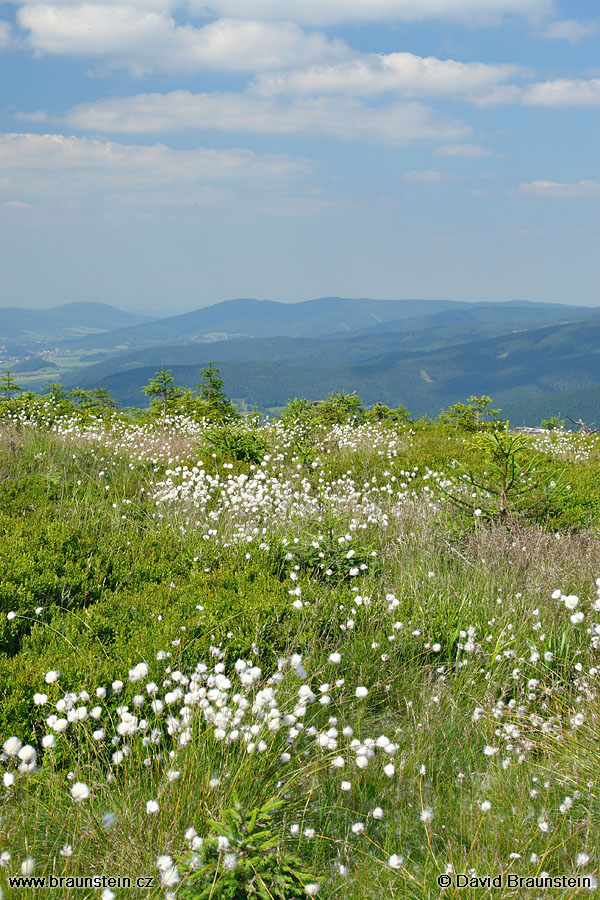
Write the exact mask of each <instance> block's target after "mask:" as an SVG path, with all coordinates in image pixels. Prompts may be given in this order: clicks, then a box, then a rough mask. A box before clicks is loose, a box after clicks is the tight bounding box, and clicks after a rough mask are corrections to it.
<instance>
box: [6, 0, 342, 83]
mask: <svg viewBox="0 0 600 900" xmlns="http://www.w3.org/2000/svg"><path fill="white" fill-rule="evenodd" d="M17 19H18V22H19V25H20V26H21V27H22V28H23V29H24V30H25V31H27V32H28V34H29V41H30V43H31V46H32V47H33V48H34V49H35V50H36V51H37V52H38V53H51V54H56V55H65V56H78V57H87V58H98V59H103V60H106V61H107V62H109V63H110V64H111V65H113V66H118V67H126V68H128V69H130V70H131V72H132V73H133V74H143V73H145V72H148V71H152V70H154V69H164V70H168V71H181V70H193V69H198V68H213V69H224V70H232V71H252V72H260V71H264V70H268V69H273V68H285V67H286V66H291V65H294V66H296V65H310V64H311V63H315V62H318V61H323V60H339V59H343V58H344V57H347V56H349V55H350V52H351V51H350V49H349V48H348V46H347V45H346V44H345V43H344V41H342V40H340V39H329V38H327V37H325V36H324V35H322V34H319V33H306V32H305V31H303V29H302V28H300V27H299V26H298V25H296V24H295V23H293V22H280V23H270V22H256V21H248V20H234V19H219V20H217V21H215V22H211V23H209V24H208V25H204V26H203V27H200V28H198V27H195V26H193V25H191V24H185V25H179V24H178V23H177V22H176V20H175V19H174V18H173V16H172V15H171V14H170V12H169V11H168V10H167V9H161V8H149V7H146V6H143V7H141V8H140V7H138V6H137V5H135V4H124V3H118V4H115V5H110V4H108V3H103V2H100V3H90V2H88V3H77V4H63V5H59V4H56V3H46V4H41V3H36V4H30V5H26V6H23V7H21V8H20V9H19V10H18V13H17Z"/></svg>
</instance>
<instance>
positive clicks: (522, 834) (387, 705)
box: [0, 399, 600, 900]
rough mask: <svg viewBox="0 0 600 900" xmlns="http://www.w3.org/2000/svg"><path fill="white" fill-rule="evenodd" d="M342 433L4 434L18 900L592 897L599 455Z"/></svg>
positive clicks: (577, 447)
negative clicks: (57, 899) (551, 886)
mask: <svg viewBox="0 0 600 900" xmlns="http://www.w3.org/2000/svg"><path fill="white" fill-rule="evenodd" d="M388 412H389V411H388ZM334 413H335V414H332V415H330V416H329V418H328V417H327V416H326V415H322V414H321V415H320V416H319V415H318V414H315V412H314V410H311V408H310V407H308V406H307V405H306V404H303V403H301V402H297V403H296V404H295V405H294V404H293V403H292V404H290V405H289V407H288V410H287V414H284V416H283V417H282V419H280V420H277V421H267V422H259V421H258V420H257V419H252V418H250V419H248V420H246V421H244V422H238V421H234V422H225V423H221V424H215V422H214V421H209V420H207V419H203V418H198V417H193V416H189V415H185V414H182V413H179V414H177V415H171V414H167V411H166V410H164V409H163V411H162V414H157V415H154V416H151V415H146V416H145V417H137V418H136V417H134V416H131V415H129V416H127V415H125V414H122V413H120V412H117V411H114V410H103V411H101V412H94V411H92V412H90V411H89V410H88V411H86V412H84V411H81V410H75V411H73V410H69V411H65V410H64V409H62V408H61V407H60V404H58V405H57V404H56V403H53V402H52V400H49V399H46V400H45V401H44V402H43V403H42V402H38V403H36V404H34V405H32V407H31V408H30V409H28V408H27V405H26V404H22V405H21V406H18V404H13V405H12V406H11V405H10V404H5V408H4V412H3V418H2V423H1V425H0V429H1V442H0V506H1V509H2V519H1V521H0V528H1V529H2V535H1V540H0V560H1V565H0V599H1V607H0V699H1V703H0V746H1V747H2V753H1V756H0V762H1V766H0V769H1V773H2V787H1V788H0V815H1V819H0V885H1V889H2V892H3V896H4V897H7V898H13V897H15V898H17V897H18V898H33V897H38V898H40V897H44V898H46V897H52V896H54V897H60V898H61V900H63V898H75V897H77V898H81V900H88V898H90V900H91V898H101V900H114V898H119V900H121V898H126V897H127V898H129V897H131V898H138V897H140V898H141V897H144V898H149V900H150V898H165V900H174V898H182V900H221V898H223V900H246V898H261V900H300V898H304V897H320V898H323V900H329V898H344V900H389V898H396V897H397V898H415V900H417V898H444V900H449V898H458V897H473V898H478V897H482V898H483V897H495V898H497V897H515V898H517V897H518V898H532V900H533V898H537V897H540V896H550V895H551V896H560V897H565V898H575V897H584V896H588V894H589V892H590V890H592V891H593V890H594V889H595V886H596V878H597V877H598V870H599V865H600V851H599V849H598V847H597V844H596V835H597V834H598V828H599V826H600V795H599V779H598V769H599V763H598V737H599V725H598V687H599V678H600V533H599V524H600V436H599V435H595V434H592V435H578V434H573V433H569V432H565V431H562V430H560V429H558V430H557V429H550V430H547V431H544V432H542V433H540V434H535V435H525V436H519V435H514V434H512V433H511V432H510V431H509V430H508V428H505V427H503V426H502V425H501V424H498V423H497V424H496V425H493V424H490V425H487V426H485V425H484V424H483V422H480V420H479V418H478V417H477V416H476V417H475V418H473V416H471V417H470V418H469V416H467V417H464V416H463V417H462V418H461V417H460V416H459V417H458V418H457V417H456V416H455V417H454V418H452V417H446V420H445V421H444V420H442V421H437V422H417V423H415V422H411V421H410V420H409V419H408V418H407V417H406V416H403V415H396V416H393V415H387V414H382V415H381V416H380V417H379V416H378V415H372V416H370V417H369V416H364V415H362V416H359V415H357V414H356V408H354V411H353V408H352V403H350V404H346V407H345V408H344V409H343V410H341V409H338V410H337V413H336V412H335V410H334ZM378 418H380V420H378ZM458 876H461V877H460V878H459V877H458ZM487 876H494V877H496V879H498V878H500V882H501V886H492V885H491V883H490V884H487V883H486V880H485V879H486V877H487ZM15 877H16V878H22V879H23V880H22V881H21V882H20V883H19V884H17V883H16V882H15V881H14V879H15ZM119 877H120V878H122V879H127V878H129V879H131V885H130V886H125V885H124V884H118V883H116V881H115V879H118V878H119ZM28 878H29V879H32V880H31V881H30V882H29V884H27V882H26V879H28ZM51 878H53V879H54V882H53V884H54V885H55V887H53V888H52V889H51V887H50V883H51ZM86 878H87V879H88V881H87V882H86V881H85V879H86ZM548 878H557V879H559V878H561V879H563V881H562V882H561V885H560V887H558V886H556V885H558V882H556V885H555V889H554V890H553V891H551V892H550V893H548V892H547V891H546V890H544V881H545V880H547V879H548ZM11 879H12V882H11ZM33 879H45V881H44V882H43V883H42V882H41V881H40V882H38V884H39V885H42V884H43V886H36V884H35V883H34V880H33ZM60 879H62V881H60ZM94 879H96V880H95V881H94ZM111 879H112V881H111ZM136 879H141V880H140V882H139V884H137V885H136V884H135V881H136ZM477 879H481V881H479V882H478V881H477ZM519 879H523V880H522V881H519ZM500 882H498V881H497V884H499V883H500ZM465 884H466V885H467V886H466V887H465ZM86 885H87V886H86ZM546 886H547V885H546Z"/></svg>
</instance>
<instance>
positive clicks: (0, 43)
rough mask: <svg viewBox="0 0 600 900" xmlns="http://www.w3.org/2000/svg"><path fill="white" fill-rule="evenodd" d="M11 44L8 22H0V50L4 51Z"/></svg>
mask: <svg viewBox="0 0 600 900" xmlns="http://www.w3.org/2000/svg"><path fill="white" fill-rule="evenodd" d="M10 43H11V27H10V24H9V23H8V22H0V50H5V49H6V48H7V47H8V46H9V45H10Z"/></svg>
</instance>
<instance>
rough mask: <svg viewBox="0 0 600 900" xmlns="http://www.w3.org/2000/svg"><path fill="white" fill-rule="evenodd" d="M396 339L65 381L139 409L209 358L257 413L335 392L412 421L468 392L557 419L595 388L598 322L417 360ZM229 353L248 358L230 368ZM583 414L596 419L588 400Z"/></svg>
mask: <svg viewBox="0 0 600 900" xmlns="http://www.w3.org/2000/svg"><path fill="white" fill-rule="evenodd" d="M438 337H439V335H437V336H436V339H437V338H438ZM397 340H398V336H397V335H396V334H391V335H387V336H385V337H383V338H381V339H377V338H373V337H372V336H371V335H367V336H365V337H360V336H358V337H353V338H348V339H346V340H341V339H340V340H333V341H320V342H319V341H308V340H296V341H294V340H291V339H287V340H286V339H281V340H279V341H262V342H261V341H246V342H239V343H238V342H226V343H222V344H217V345H211V346H209V347H206V346H202V345H194V344H188V345H182V346H173V347H164V348H157V349H156V350H146V351H142V352H140V353H138V354H135V353H134V354H124V355H122V356H118V357H114V358H112V359H111V360H108V361H107V362H104V363H99V364H96V365H94V366H90V367H89V368H88V369H87V370H86V371H85V372H83V373H77V372H75V373H74V375H73V377H72V379H71V381H70V383H71V384H72V385H75V383H79V384H81V386H83V387H92V386H101V387H105V388H107V389H108V390H110V391H111V392H112V393H113V394H114V396H115V397H116V398H117V399H119V400H120V402H122V403H124V404H126V405H139V404H140V402H141V401H142V394H141V389H142V387H143V386H144V385H145V384H147V382H148V381H149V379H150V377H151V376H152V374H153V373H154V371H156V370H157V369H158V368H159V367H160V366H162V365H164V366H166V367H168V368H171V369H172V370H173V375H174V377H175V379H176V381H177V383H179V384H181V385H183V386H187V387H192V386H194V385H195V384H196V383H197V382H198V373H199V369H200V367H201V366H203V365H205V364H206V363H207V362H208V360H209V358H211V357H212V358H213V359H214V361H215V363H216V364H217V365H218V366H219V367H220V368H221V372H222V376H223V378H224V380H225V383H226V385H227V389H228V392H229V394H230V395H231V396H232V397H234V398H239V399H244V400H246V401H247V402H248V403H249V404H251V405H256V406H257V407H258V408H259V409H261V410H263V411H264V410H273V409H278V408H280V407H282V406H283V405H285V403H286V402H287V401H288V400H289V399H290V398H292V397H294V396H305V397H308V398H309V399H319V398H322V397H324V396H326V395H327V394H328V393H330V392H331V391H334V390H342V391H349V392H350V391H357V393H358V394H359V395H360V396H361V397H362V398H363V399H364V400H365V401H366V402H367V403H369V404H372V403H375V402H378V401H380V402H383V403H385V404H387V405H389V406H398V405H403V406H406V407H407V408H408V409H410V410H411V411H412V412H413V413H414V414H415V415H425V414H430V415H431V414H436V413H437V412H438V411H439V410H440V409H441V408H443V407H447V406H449V405H451V404H452V403H455V402H457V401H460V400H462V399H464V398H465V397H466V396H469V395H470V394H471V393H473V391H474V390H477V391H478V392H479V393H485V394H488V395H490V396H492V397H493V398H494V400H495V401H496V402H497V403H499V404H500V405H501V406H502V407H503V408H504V407H505V405H506V408H507V409H508V410H510V414H511V417H512V418H514V419H515V420H519V421H520V420H521V419H525V420H526V421H528V422H529V423H530V424H538V423H539V421H540V419H541V418H543V417H544V418H545V417H547V416H550V415H554V414H557V413H558V412H559V411H561V410H562V411H566V410H565V408H564V404H565V403H567V402H570V403H573V404H574V406H572V407H571V408H573V409H574V411H575V412H576V413H577V408H578V403H579V402H580V400H581V398H582V397H584V396H585V391H586V390H588V389H590V388H593V387H594V386H597V385H599V384H600V320H599V319H598V318H593V319H589V320H585V321H582V322H573V323H569V324H564V325H554V324H553V325H545V326H541V327H536V328H529V329H524V330H522V331H520V332H518V333H510V334H502V335H498V336H496V337H493V338H486V339H484V340H471V341H468V342H466V343H459V344H456V345H453V346H452V345H451V346H449V347H446V348H442V349H434V350H427V351H426V352H417V351H414V350H403V349H389V348H390V346H394V345H395V344H396V345H397ZM402 340H403V335H402V334H400V341H402ZM219 350H221V351H222V353H223V356H222V357H221V356H220V355H219ZM228 354H229V355H235V354H242V355H247V356H248V359H246V360H241V361H240V360H235V361H232V360H231V359H229V358H228ZM264 357H267V359H265V358H264ZM353 357H354V359H353ZM115 370H116V371H115ZM573 392H575V393H573ZM564 394H568V395H569V396H568V397H564V398H563V396H562V395H564ZM555 395H560V396H556V397H555ZM557 404H558V405H557ZM585 408H586V409H588V408H589V409H590V411H591V412H593V417H596V415H597V413H596V408H597V406H596V401H595V399H591V395H590V400H589V402H586V407H585ZM579 415H580V413H577V417H578V416H579Z"/></svg>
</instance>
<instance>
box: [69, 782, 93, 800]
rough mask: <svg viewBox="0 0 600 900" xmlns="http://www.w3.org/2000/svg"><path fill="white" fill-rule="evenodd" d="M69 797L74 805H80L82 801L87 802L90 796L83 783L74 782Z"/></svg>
mask: <svg viewBox="0 0 600 900" xmlns="http://www.w3.org/2000/svg"><path fill="white" fill-rule="evenodd" d="M71 796H72V798H73V800H74V801H75V803H81V801H82V800H87V798H88V797H89V796H90V789H89V787H88V786H87V784H84V783H83V781H76V782H75V784H74V785H73V787H72V788H71Z"/></svg>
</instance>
